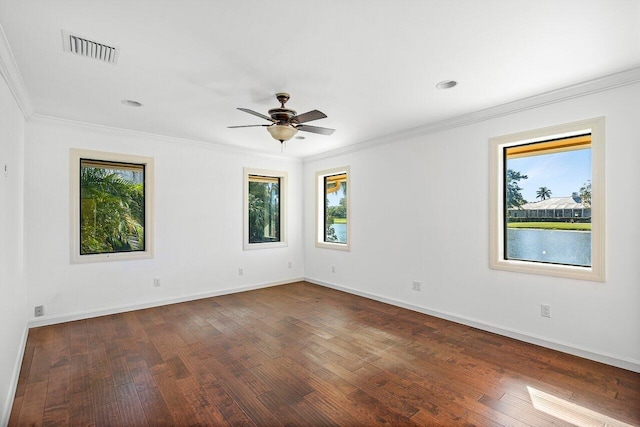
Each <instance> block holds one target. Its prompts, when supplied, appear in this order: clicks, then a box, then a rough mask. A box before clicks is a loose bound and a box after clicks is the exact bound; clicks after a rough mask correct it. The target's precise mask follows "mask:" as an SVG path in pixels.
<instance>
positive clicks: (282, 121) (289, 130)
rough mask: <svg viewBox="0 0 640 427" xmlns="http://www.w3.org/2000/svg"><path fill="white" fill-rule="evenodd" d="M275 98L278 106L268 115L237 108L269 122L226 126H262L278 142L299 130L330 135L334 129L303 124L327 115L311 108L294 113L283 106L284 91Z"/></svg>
mask: <svg viewBox="0 0 640 427" xmlns="http://www.w3.org/2000/svg"><path fill="white" fill-rule="evenodd" d="M276 99H277V100H278V102H280V107H279V108H272V109H271V110H269V115H268V116H266V115H264V114H261V113H258V112H256V111H253V110H250V109H248V108H238V110H240V111H244V112H245V113H249V114H253V115H254V116H257V117H260V118H262V119H265V120H268V121H270V122H271V124H269V125H244V126H228V127H229V128H249V127H257V126H264V127H266V128H267V130H268V131H269V133H270V134H271V136H272V137H273V139H275V140H278V141H280V143H283V142H285V141H288V140H290V139H291V138H293V136H294V135H295V134H296V133H298V131H299V130H301V131H303V132H312V133H318V134H320V135H331V134H332V133H333V132H334V131H335V129H329V128H323V127H319V126H310V125H306V124H304V123H307V122H310V121H312V120H318V119H324V118H326V117H327V115H326V114H324V113H323V112H321V111H318V110H311V111H309V112H307V113H304V114H300V115H298V113H296V111H295V110H292V109H290V108H286V107H285V106H284V104H285V103H286V102H287V101H288V100H289V94H288V93H285V92H280V93H276Z"/></svg>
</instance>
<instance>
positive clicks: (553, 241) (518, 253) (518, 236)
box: [507, 228, 591, 267]
mask: <svg viewBox="0 0 640 427" xmlns="http://www.w3.org/2000/svg"><path fill="white" fill-rule="evenodd" d="M507 258H508V259H518V260H523V261H543V262H550V263H555V264H567V265H581V266H587V267H588V266H590V265H591V232H590V231H566V230H539V229H525V228H507Z"/></svg>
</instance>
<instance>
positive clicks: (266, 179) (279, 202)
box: [243, 168, 287, 250]
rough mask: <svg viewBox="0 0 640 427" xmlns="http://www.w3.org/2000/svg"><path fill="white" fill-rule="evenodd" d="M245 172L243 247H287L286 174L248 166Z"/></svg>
mask: <svg viewBox="0 0 640 427" xmlns="http://www.w3.org/2000/svg"><path fill="white" fill-rule="evenodd" d="M244 173H245V177H244V184H245V185H244V187H245V190H244V191H245V196H244V205H245V207H244V222H245V224H244V236H245V238H244V244H243V247H244V249H245V250H247V249H258V248H268V247H274V246H276V247H277V246H286V239H285V221H284V218H285V210H284V207H285V204H284V201H285V200H284V199H285V197H284V192H285V188H286V176H287V174H286V173H285V172H277V171H266V170H259V169H249V168H245V169H244Z"/></svg>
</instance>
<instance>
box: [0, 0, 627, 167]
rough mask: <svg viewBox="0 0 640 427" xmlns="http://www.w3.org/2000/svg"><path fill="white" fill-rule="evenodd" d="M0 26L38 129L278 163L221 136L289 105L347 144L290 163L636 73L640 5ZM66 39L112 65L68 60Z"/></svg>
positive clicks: (380, 5)
mask: <svg viewBox="0 0 640 427" xmlns="http://www.w3.org/2000/svg"><path fill="white" fill-rule="evenodd" d="M0 25H1V26H2V29H3V30H4V33H5V37H6V39H7V41H8V44H9V46H10V48H11V51H12V52H13V56H14V59H15V63H16V64H17V68H18V70H19V73H20V75H21V76H22V80H23V82H24V87H25V88H26V92H27V94H28V98H29V99H30V101H31V104H32V106H33V113H34V114H36V115H43V116H53V117H59V118H64V119H70V120H76V121H80V122H89V123H95V124H99V125H105V126H112V127H117V128H125V129H131V130H135V131H141V132H146V133H152V134H158V135H165V136H170V137H178V138H186V139H190V140H197V141H204V142H210V143H216V144H226V145H230V146H236V147H245V148H249V149H251V150H256V151H260V152H264V153H273V154H279V153H280V143H278V142H277V141H275V140H273V139H271V137H270V135H269V134H268V133H267V131H266V130H265V129H264V128H247V129H227V128H226V126H228V125H243V124H263V123H266V121H263V120H261V119H260V118H258V117H254V116H251V115H249V114H246V113H243V112H241V111H238V110H237V109H236V107H245V108H250V109H252V110H256V111H258V112H261V113H264V114H266V112H267V110H268V109H270V108H273V107H276V106H277V105H278V104H277V101H276V100H275V98H274V96H273V95H274V94H275V93H276V92H280V91H286V92H289V93H290V94H291V100H290V101H289V103H288V104H287V106H288V107H290V108H293V109H295V110H297V111H298V113H303V112H306V111H308V110H312V109H319V110H321V111H323V112H324V113H326V114H327V116H328V118H326V119H322V120H319V121H314V122H311V123H309V124H311V125H317V126H324V127H330V128H335V129H337V130H336V132H335V133H334V134H333V135H332V136H322V135H316V134H311V133H303V132H300V133H299V134H298V135H304V136H305V137H306V139H304V140H297V139H294V140H291V141H290V142H289V143H288V144H287V147H286V151H285V155H287V156H294V157H306V156H310V155H314V154H318V153H321V152H325V151H328V150H333V149H337V148H341V147H345V146H348V145H351V144H357V143H361V142H364V141H368V140H371V139H373V138H378V137H381V136H384V135H389V134H393V133H396V132H399V131H402V130H406V129H410V128H415V127H419V126H424V125H426V124H429V123H433V122H437V121H441V120H445V119H449V118H452V117H456V116H460V115H463V114H468V113H471V112H474V111H479V110H482V109H486V108H490V107H493V106H496V105H501V104H504V103H508V102H511V101H515V100H518V99H522V98H526V97H529V96H533V95H536V94H540V93H544V92H548V91H553V90H557V89H561V88H564V87H567V86H570V85H574V84H577V83H581V82H585V81H589V80H592V79H596V78H599V77H602V76H606V75H610V74H613V73H617V72H621V71H625V70H629V69H633V68H637V67H640V1H638V0H589V1H586V0H536V1H532V0H482V1H479V0H438V1H435V0H423V1H419V0H394V1H391V0H388V1H380V0H349V1H347V0H325V1H320V0H316V1H304V0H302V1H301V0H298V1H289V0H286V1H282V0H279V1H276V0H260V1H258V0H255V1H250V0H236V1H214V0H103V1H100V0H56V1H51V0H0ZM62 30H66V31H68V32H71V33H74V34H77V35H80V36H82V37H86V38H88V39H91V40H95V41H98V42H103V43H106V44H110V45H113V46H117V47H119V48H120V50H121V51H120V56H119V60H118V63H117V64H116V65H111V64H105V63H101V62H99V61H96V60H92V59H88V58H84V57H80V56H77V55H73V54H70V53H66V52H64V51H63V47H62V36H61V31H62ZM5 61H6V58H5ZM447 79H453V80H457V81H458V82H459V84H458V86H457V87H455V88H453V89H451V90H446V91H443V90H437V89H436V88H435V85H436V84H437V83H438V82H440V81H442V80H447ZM123 99H132V100H136V101H139V102H141V103H142V104H144V106H143V107H142V108H132V107H127V106H124V105H123V104H122V103H121V102H120V101H121V100H123Z"/></svg>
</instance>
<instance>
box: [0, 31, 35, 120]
mask: <svg viewBox="0 0 640 427" xmlns="http://www.w3.org/2000/svg"><path fill="white" fill-rule="evenodd" d="M0 74H1V75H2V77H4V80H5V81H6V82H7V86H8V87H9V90H10V91H11V94H12V95H13V97H14V98H15V100H16V103H17V104H18V107H19V108H20V110H21V111H22V115H23V116H24V118H25V120H29V119H30V118H31V117H32V116H33V104H31V98H30V97H29V93H28V92H27V88H26V86H25V85H24V81H23V80H22V75H21V74H20V71H19V70H18V66H17V65H16V60H15V57H14V56H13V51H12V50H11V47H10V46H9V42H8V40H7V36H6V34H5V33H4V29H3V28H2V26H0Z"/></svg>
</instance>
